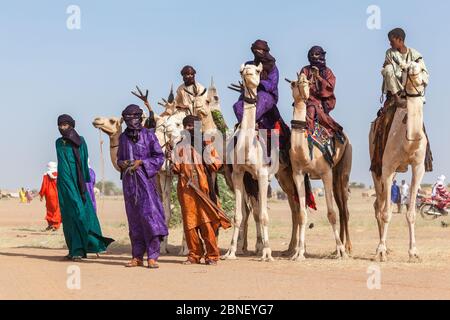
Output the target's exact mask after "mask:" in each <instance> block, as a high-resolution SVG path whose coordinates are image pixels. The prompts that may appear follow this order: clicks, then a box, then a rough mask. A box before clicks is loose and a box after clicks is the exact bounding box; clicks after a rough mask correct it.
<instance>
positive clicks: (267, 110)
mask: <svg viewBox="0 0 450 320" xmlns="http://www.w3.org/2000/svg"><path fill="white" fill-rule="evenodd" d="M251 50H252V53H253V55H254V60H253V61H248V62H246V64H255V65H259V64H260V63H262V65H263V71H262V72H261V76H260V79H261V82H260V84H259V87H258V96H257V103H256V124H257V128H258V129H267V130H268V131H267V141H266V144H267V149H268V153H267V154H268V155H269V156H270V150H271V145H270V143H271V136H270V130H272V129H275V130H278V132H279V135H280V161H281V162H284V163H287V162H289V148H290V130H289V127H288V126H287V125H286V124H285V122H284V121H283V119H282V118H281V115H280V112H279V110H278V108H277V102H278V80H279V73H278V68H277V66H276V64H275V61H276V60H275V58H274V57H273V56H272V55H271V54H270V53H269V51H270V48H269V46H268V44H267V42H266V41H263V40H256V41H255V42H254V43H253V44H252V47H251ZM233 110H234V113H235V115H236V118H237V120H238V122H239V123H240V122H241V121H242V116H243V113H244V93H243V92H242V93H241V95H240V97H239V100H238V101H237V102H236V103H235V104H234V106H233Z"/></svg>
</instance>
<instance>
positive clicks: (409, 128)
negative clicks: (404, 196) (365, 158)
mask: <svg viewBox="0 0 450 320" xmlns="http://www.w3.org/2000/svg"><path fill="white" fill-rule="evenodd" d="M405 78H406V84H405V86H404V87H405V94H406V96H407V106H406V109H402V108H397V111H396V112H395V115H394V119H393V122H392V126H391V129H390V132H389V136H388V140H387V143H386V147H385V150H384V154H383V159H382V174H381V176H380V177H378V176H377V175H376V174H375V173H374V172H372V178H373V181H374V186H375V191H376V196H377V198H376V200H375V203H374V208H375V217H376V220H377V223H378V231H379V236H380V242H379V245H378V248H377V251H376V259H378V258H379V259H380V261H386V260H387V256H386V255H387V247H386V239H387V232H388V226H389V222H390V220H391V217H392V206H391V201H390V199H391V185H392V181H393V179H394V176H395V173H396V171H397V169H399V168H402V169H403V168H407V167H408V166H409V165H410V166H411V168H412V180H411V187H410V198H409V199H410V204H409V209H408V212H407V214H406V219H407V222H408V226H409V251H408V253H409V258H410V261H411V262H414V261H417V260H419V256H418V253H417V248H416V238H415V218H416V196H417V192H418V188H419V186H420V183H421V181H422V178H423V176H424V173H425V155H426V148H427V142H428V141H427V138H426V135H425V133H424V130H423V103H424V99H423V97H424V95H425V85H424V79H423V73H422V67H421V65H420V64H418V63H415V62H412V63H411V65H410V66H409V68H408V69H407V71H406V77H405ZM374 129H375V128H374V124H372V126H371V130H370V134H369V146H370V150H369V151H370V157H371V159H372V157H373V154H374V145H373V141H374V137H375V130H374Z"/></svg>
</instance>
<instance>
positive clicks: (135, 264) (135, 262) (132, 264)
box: [125, 258, 144, 268]
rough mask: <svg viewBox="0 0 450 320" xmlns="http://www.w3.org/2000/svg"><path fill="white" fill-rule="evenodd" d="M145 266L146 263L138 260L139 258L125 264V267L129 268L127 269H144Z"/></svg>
mask: <svg viewBox="0 0 450 320" xmlns="http://www.w3.org/2000/svg"><path fill="white" fill-rule="evenodd" d="M143 266H144V261H142V260H141V259H138V258H133V259H131V261H130V262H128V263H127V264H125V267H127V268H135V267H143Z"/></svg>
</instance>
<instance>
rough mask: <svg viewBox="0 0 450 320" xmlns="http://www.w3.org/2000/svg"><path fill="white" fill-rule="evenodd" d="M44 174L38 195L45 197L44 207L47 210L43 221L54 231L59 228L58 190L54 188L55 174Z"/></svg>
mask: <svg viewBox="0 0 450 320" xmlns="http://www.w3.org/2000/svg"><path fill="white" fill-rule="evenodd" d="M52 175H53V177H50V176H49V174H45V175H44V177H43V178H42V185H41V190H40V191H39V195H40V196H41V197H42V198H44V197H45V207H46V209H47V214H46V215H45V220H47V223H48V226H49V227H53V228H55V229H59V227H60V226H61V211H60V210H59V202H58V189H57V187H56V179H57V173H53V174H52Z"/></svg>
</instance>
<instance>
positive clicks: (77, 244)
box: [56, 115, 114, 260]
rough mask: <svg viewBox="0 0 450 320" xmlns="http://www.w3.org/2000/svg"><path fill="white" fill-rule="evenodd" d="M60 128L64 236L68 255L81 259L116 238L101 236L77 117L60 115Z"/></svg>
mask: <svg viewBox="0 0 450 320" xmlns="http://www.w3.org/2000/svg"><path fill="white" fill-rule="evenodd" d="M58 128H59V131H60V133H61V135H62V137H61V138H59V139H58V140H56V153H57V156H58V180H57V187H58V199H59V205H60V208H61V217H62V223H63V231H64V238H65V240H66V244H67V247H68V249H69V254H68V255H67V256H66V258H68V259H71V260H80V259H81V258H86V256H87V254H88V253H100V252H103V251H105V250H106V248H107V246H108V245H109V244H110V243H111V242H113V241H114V240H112V239H109V238H104V237H103V236H102V231H101V228H100V223H99V221H98V218H97V215H96V214H95V210H94V207H93V205H92V201H91V199H90V197H89V194H88V193H87V190H86V182H90V176H89V167H88V150H87V145H86V141H85V140H84V138H83V137H81V136H79V135H78V133H77V132H76V131H75V121H74V120H73V119H72V117H70V116H69V115H61V116H59V117H58Z"/></svg>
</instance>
